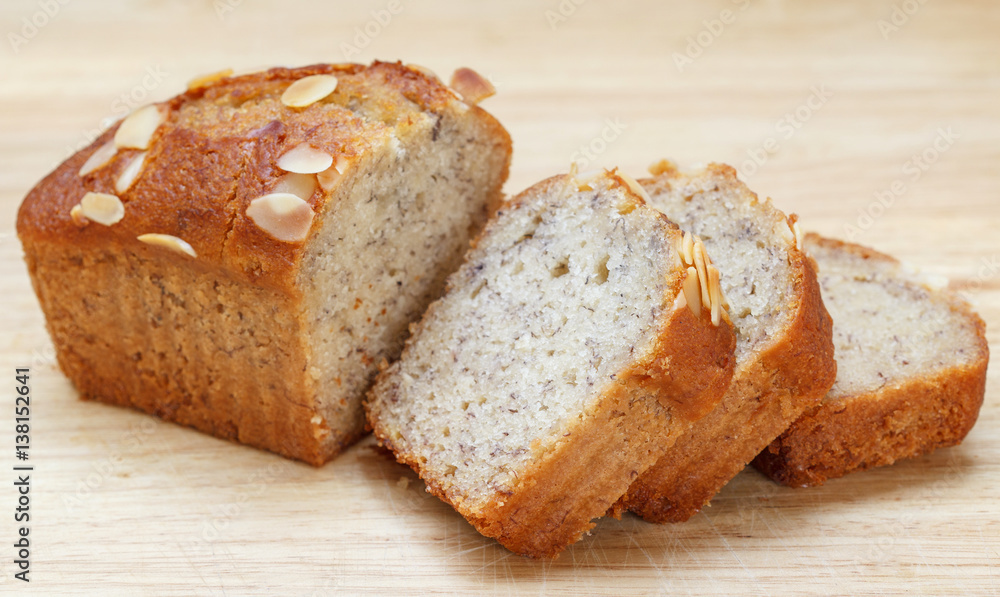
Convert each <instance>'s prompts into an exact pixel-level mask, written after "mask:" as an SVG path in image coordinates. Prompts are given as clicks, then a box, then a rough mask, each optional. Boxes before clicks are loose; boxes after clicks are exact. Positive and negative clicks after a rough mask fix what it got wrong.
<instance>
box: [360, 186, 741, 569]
mask: <svg viewBox="0 0 1000 597" xmlns="http://www.w3.org/2000/svg"><path fill="white" fill-rule="evenodd" d="M609 175H610V176H615V177H616V175H615V174H614V173H613V172H612V173H609ZM566 178H567V177H566V176H565V175H564V176H556V177H552V178H549V179H546V180H544V181H542V182H540V183H538V184H536V185H534V186H532V187H531V188H530V189H528V190H526V191H524V192H522V193H521V194H519V195H518V196H517V197H514V198H513V199H511V200H510V201H509V202H508V203H507V204H506V205H505V206H504V207H503V208H502V209H507V208H513V207H514V206H516V205H518V204H520V203H522V202H525V201H528V200H529V199H530V198H531V197H535V196H537V195H540V194H546V193H550V192H558V191H557V190H556V188H557V187H559V186H564V185H566V184H567V182H566ZM616 178H617V177H616ZM618 182H619V183H620V184H621V185H622V186H623V187H624V188H626V189H628V188H629V187H628V184H627V182H626V181H624V180H621V179H618ZM628 192H629V194H630V195H631V199H632V201H633V202H634V203H635V205H637V206H638V205H642V204H644V201H643V200H642V199H641V198H640V197H639V196H637V195H634V194H631V191H628ZM658 217H659V218H661V220H662V221H663V223H664V224H665V225H666V226H667V227H668V228H669V229H670V233H671V235H673V236H677V237H679V236H680V235H681V233H680V232H679V231H678V230H677V227H676V226H675V225H674V224H673V223H672V222H669V220H667V219H666V217H665V216H663V215H662V214H658ZM487 232H488V227H487V230H486V231H484V234H486V233H487ZM682 283H683V276H677V277H676V279H675V280H674V283H673V284H672V286H670V288H669V289H668V290H667V292H666V293H665V299H664V301H665V303H666V304H672V303H674V299H675V297H676V296H677V294H678V293H679V292H680V291H681V285H682ZM436 305H437V303H436V304H435V305H432V306H431V308H430V309H435V308H437V307H436ZM425 319H426V316H425ZM422 325H423V321H422V322H421V323H420V324H417V326H416V327H415V328H414V330H415V331H414V334H413V336H412V338H411V340H410V341H408V344H409V343H410V342H411V341H412V340H413V339H415V338H417V337H418V336H419V329H420V328H421V326H422ZM659 330H660V333H659V334H658V336H657V340H656V343H655V345H654V346H653V348H652V349H651V350H650V351H649V352H648V354H646V355H645V356H644V357H641V358H639V359H637V361H636V362H634V363H633V364H632V365H630V366H629V367H628V368H626V369H625V370H623V371H622V372H621V373H620V374H618V375H616V376H614V377H615V382H614V383H613V385H611V387H610V388H609V389H608V390H606V392H605V393H604V394H603V395H602V396H601V397H600V398H599V399H598V400H597V402H596V403H595V404H596V405H597V406H596V407H595V409H594V410H593V411H592V412H587V413H584V414H583V417H582V418H581V419H580V421H579V422H578V423H576V424H575V425H573V426H572V427H571V428H569V429H568V430H567V433H566V435H564V437H563V438H562V439H560V440H559V441H557V442H556V443H555V445H554V446H552V447H551V448H550V449H548V450H547V451H546V453H545V454H544V455H541V456H540V458H539V459H538V460H537V461H536V462H535V463H534V464H533V465H532V466H531V467H530V468H529V469H528V470H526V471H524V472H523V473H522V474H520V475H519V477H518V478H519V483H518V485H517V486H516V487H514V488H513V489H512V490H511V491H510V493H509V494H499V493H498V494H497V495H496V496H495V497H494V499H493V500H492V501H491V502H490V504H489V505H488V506H487V507H485V508H480V509H477V510H473V509H471V508H470V507H468V506H467V505H466V504H464V503H463V501H462V499H461V496H457V495H451V494H450V493H449V492H448V491H446V490H445V489H444V488H443V487H442V486H441V485H440V484H439V483H438V482H437V480H436V479H435V478H433V477H429V476H427V475H425V474H424V473H423V469H422V466H421V460H420V457H419V456H417V455H413V454H408V453H406V452H404V451H402V450H400V449H399V447H398V446H395V445H394V444H393V442H392V439H391V437H389V434H388V433H386V432H385V430H382V429H381V428H380V425H379V421H378V413H377V411H376V409H375V408H374V407H373V406H372V405H371V399H370V400H369V404H367V405H366V407H367V408H368V411H367V412H368V416H369V420H370V421H371V423H372V425H373V427H374V428H375V435H376V438H377V439H378V441H379V443H380V444H381V445H383V446H385V447H387V448H389V449H390V450H392V451H393V452H394V453H395V454H396V458H397V460H398V461H399V462H401V463H404V464H407V465H409V466H410V467H412V468H413V469H414V470H415V471H417V473H418V474H419V475H421V478H422V479H423V480H424V481H425V483H426V484H427V488H428V491H430V492H431V493H433V494H434V495H436V496H438V497H439V498H441V499H442V500H443V501H445V502H446V503H449V504H451V505H452V506H453V507H454V508H455V509H456V510H457V511H458V512H459V513H460V514H462V515H463V516H464V517H465V518H466V519H468V520H469V522H471V523H472V524H473V525H474V526H475V527H476V529H477V530H478V531H479V532H480V533H482V534H483V535H486V536H488V537H494V538H495V539H496V540H497V541H498V542H500V543H501V544H502V545H504V546H505V547H507V548H508V549H510V550H511V551H514V552H516V553H519V554H521V555H526V556H530V557H535V558H553V557H555V556H557V555H558V554H559V553H560V552H561V551H563V550H564V549H565V548H566V547H567V546H568V545H570V544H571V543H573V542H574V541H577V540H578V539H579V538H580V537H581V536H582V535H583V533H585V532H587V531H588V530H589V529H591V528H592V527H593V526H594V523H593V522H591V521H592V520H593V519H595V518H597V517H600V516H601V515H603V514H604V513H605V512H606V511H607V510H608V508H609V507H610V506H611V505H612V504H613V503H614V501H615V500H616V499H617V498H618V496H620V495H622V493H624V491H625V490H626V489H627V488H628V486H629V484H630V483H631V482H632V481H634V480H635V478H636V477H637V476H638V475H639V474H640V473H641V472H642V471H643V470H644V469H645V468H646V467H648V466H649V465H651V464H652V463H654V462H655V461H656V460H657V459H658V458H659V457H660V456H661V455H662V454H663V453H664V452H665V451H666V450H667V449H668V448H669V447H670V445H671V444H672V443H673V441H674V440H675V439H676V437H677V436H678V435H679V434H680V433H681V432H682V431H683V430H684V429H686V428H687V426H688V425H689V424H690V422H691V421H693V420H696V419H698V418H700V417H702V416H704V414H705V413H706V412H710V411H711V410H712V408H714V407H715V405H716V404H717V403H718V401H719V400H720V399H721V398H722V395H723V393H724V392H725V389H726V388H727V387H728V385H729V382H730V379H731V378H732V374H733V369H734V366H735V359H734V358H733V352H734V350H735V346H736V336H735V333H734V331H733V329H732V326H731V325H730V324H729V323H728V321H724V322H723V323H722V324H721V325H719V326H714V325H712V323H711V319H710V313H709V312H708V310H703V311H702V313H701V316H700V317H695V316H694V314H693V313H692V312H691V310H690V309H688V308H687V307H686V306H683V305H680V306H678V307H676V308H674V309H672V310H670V311H669V312H667V313H666V314H665V315H664V316H663V318H662V319H661V320H660V323H659ZM403 358H404V359H405V353H404V357H403ZM386 374H387V372H383V373H382V374H381V375H382V376H383V377H384V376H385V375H386ZM378 385H379V384H378V383H377V384H376V386H378ZM386 385H387V386H391V384H386ZM389 391H390V392H392V391H393V390H392V389H390V390H389ZM393 399H394V397H393V396H383V397H382V398H381V400H389V401H392V400H393Z"/></svg>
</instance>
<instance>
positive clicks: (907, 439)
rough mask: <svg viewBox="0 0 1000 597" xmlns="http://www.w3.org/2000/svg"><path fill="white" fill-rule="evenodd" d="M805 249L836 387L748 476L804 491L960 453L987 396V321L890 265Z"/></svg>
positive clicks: (828, 244)
mask: <svg viewBox="0 0 1000 597" xmlns="http://www.w3.org/2000/svg"><path fill="white" fill-rule="evenodd" d="M805 247H806V251H807V252H808V253H809V254H810V255H812V257H813V258H815V260H816V263H817V264H818V266H819V281H820V286H821V287H822V292H823V300H824V301H825V303H826V306H827V308H828V309H829V310H830V314H831V315H833V341H834V345H835V346H836V354H837V380H836V382H835V383H834V385H833V388H831V390H830V392H829V394H827V395H826V397H825V398H824V399H823V402H822V404H820V405H819V406H817V407H815V408H813V409H811V410H810V411H809V412H807V413H806V414H805V415H803V416H802V417H801V418H799V419H798V420H797V421H795V423H793V424H792V425H791V427H790V428H789V429H788V430H787V431H785V432H784V433H783V434H782V435H781V436H780V437H778V438H777V439H775V440H774V441H773V442H772V443H771V444H770V445H769V446H768V447H767V449H766V450H764V451H763V452H761V454H760V455H759V456H757V458H756V459H755V460H754V466H755V467H757V469H759V470H761V471H762V472H764V473H765V474H767V475H768V476H769V477H771V478H772V479H774V480H775V481H778V482H780V483H783V484H785V485H790V486H794V487H806V486H811V485H821V484H822V483H823V482H824V481H826V480H827V479H833V478H837V477H841V476H843V475H846V474H848V473H850V472H853V471H861V470H865V469H869V468H872V467H876V466H882V465H886V464H892V463H893V462H895V461H896V460H900V459H902V458H912V457H914V456H918V455H920V454H926V453H928V452H931V451H933V450H935V449H937V448H941V447H944V446H952V445H956V444H958V443H960V442H961V441H962V439H963V438H965V436H966V434H968V432H969V430H970V429H972V426H973V425H974V424H975V422H976V418H977V417H978V415H979V408H980V406H981V405H982V403H983V394H984V392H985V387H986V365H987V362H988V361H989V347H988V346H987V344H986V337H985V324H984V323H983V320H982V319H980V318H979V316H978V315H977V314H976V313H974V312H973V311H972V310H971V308H970V307H969V305H968V304H967V303H966V302H965V301H964V300H962V299H961V298H960V297H958V296H956V295H955V294H954V293H952V292H949V291H948V290H946V289H944V288H941V287H940V286H939V285H937V284H935V283H934V281H933V280H930V279H929V278H928V277H926V276H923V275H921V274H919V273H917V272H915V271H914V270H912V269H911V268H907V267H905V266H903V265H902V264H900V263H899V262H898V261H896V260H895V259H893V258H892V257H889V256H887V255H883V254H881V253H877V252H875V251H873V250H871V249H868V248H866V247H862V246H859V245H854V244H849V243H844V242H840V241H837V240H831V239H827V238H822V237H820V236H817V235H815V234H809V235H807V236H806V239H805Z"/></svg>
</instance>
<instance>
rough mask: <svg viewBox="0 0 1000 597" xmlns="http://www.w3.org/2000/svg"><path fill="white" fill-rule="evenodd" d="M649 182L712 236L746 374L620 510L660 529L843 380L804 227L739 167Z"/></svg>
mask: <svg viewBox="0 0 1000 597" xmlns="http://www.w3.org/2000/svg"><path fill="white" fill-rule="evenodd" d="M653 170H654V172H655V173H656V176H655V178H652V179H648V180H643V181H640V183H641V184H642V185H643V186H644V187H645V188H646V190H647V191H648V192H649V194H650V197H651V199H650V205H652V206H654V207H656V208H657V209H659V210H661V211H662V212H663V213H665V214H666V215H667V217H669V218H670V219H671V220H673V221H675V222H677V224H678V225H679V226H680V227H681V228H682V229H683V230H685V231H688V232H691V233H693V234H696V235H698V236H699V237H701V238H702V239H703V241H704V243H705V247H706V248H707V249H708V251H709V253H710V254H711V255H712V259H713V260H715V262H716V265H717V267H718V268H719V271H720V272H721V275H722V288H723V291H724V294H725V296H726V298H727V299H728V301H729V304H730V309H729V312H730V316H731V317H732V321H733V325H734V327H735V328H736V330H737V340H736V372H735V373H734V375H733V382H732V385H731V386H730V387H729V389H728V390H727V392H726V395H725V397H724V398H723V399H722V402H721V403H720V404H719V406H718V407H717V408H716V409H715V410H713V411H712V412H711V413H709V415H708V416H706V417H705V418H703V419H701V420H700V421H698V422H696V423H695V424H694V425H692V426H691V428H690V429H689V430H687V431H686V432H685V433H684V434H683V435H682V436H681V437H680V438H679V439H678V440H677V442H676V443H675V444H674V446H673V448H672V449H671V450H670V451H669V452H668V453H667V454H666V455H665V456H663V457H662V458H660V460H659V461H657V463H656V464H655V465H653V466H652V467H651V468H650V469H649V470H647V471H646V472H645V473H644V474H642V475H641V476H640V477H639V479H638V480H637V481H636V482H635V483H633V484H632V486H631V487H630V488H629V490H628V494H627V495H626V496H625V497H624V498H623V499H622V501H621V502H620V503H619V504H618V506H617V507H616V509H617V510H618V511H620V510H621V509H623V507H628V508H629V509H630V510H632V511H633V512H635V513H637V514H639V515H640V516H642V517H643V518H644V519H646V520H648V521H651V522H681V521H684V520H687V519H688V518H690V517H691V516H693V515H694V514H695V513H696V512H698V510H699V509H700V508H701V507H702V506H704V505H705V504H707V503H708V502H709V500H711V499H712V497H713V496H714V495H715V494H716V493H718V491H719V490H720V489H721V488H722V487H723V485H725V484H726V483H727V482H728V481H729V480H730V479H732V478H733V477H734V476H735V475H736V474H737V473H738V472H740V471H741V470H742V469H743V468H744V467H745V466H746V465H747V464H748V463H749V462H750V461H751V460H752V459H753V458H754V456H756V455H757V453H758V452H760V451H761V450H762V449H763V448H764V447H765V446H767V445H768V443H769V442H770V441H771V440H773V439H774V438H775V437H777V436H778V435H779V434H780V433H781V432H782V431H784V430H785V429H786V428H787V427H788V425H790V424H791V423H792V421H794V420H795V419H796V418H798V416H799V415H800V414H802V413H803V412H804V411H805V410H806V409H808V408H811V407H813V406H815V405H816V404H818V402H819V400H820V399H821V398H822V397H823V395H824V394H825V393H826V392H827V390H829V388H830V385H831V384H832V383H833V379H834V375H835V371H836V365H835V363H834V358H833V343H832V340H831V334H832V331H831V321H830V316H829V315H828V314H827V312H826V309H825V308H824V307H823V302H822V300H821V299H820V292H819V286H818V285H817V282H816V273H815V271H814V268H813V265H812V263H811V262H810V260H809V259H808V258H807V257H806V255H805V254H804V253H803V252H802V251H801V250H800V248H799V247H798V241H797V238H796V235H795V234H794V229H795V228H796V226H795V222H794V219H791V218H788V217H786V216H785V214H783V213H782V212H781V211H779V210H778V209H776V208H775V207H774V206H773V205H771V202H770V201H769V200H768V201H763V202H761V201H758V199H757V196H756V195H755V194H754V193H753V192H751V191H750V190H749V189H748V188H747V187H746V186H745V185H744V184H743V183H741V182H740V181H739V180H738V179H737V178H736V172H735V171H734V170H733V169H732V168H730V167H729V166H724V165H719V164H712V165H709V166H708V167H707V168H705V169H703V170H700V171H697V172H692V173H681V172H679V171H678V170H677V169H676V168H675V167H674V166H673V165H672V164H670V163H669V162H661V163H660V164H658V165H657V166H655V167H654V168H653Z"/></svg>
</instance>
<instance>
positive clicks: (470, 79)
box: [451, 67, 497, 104]
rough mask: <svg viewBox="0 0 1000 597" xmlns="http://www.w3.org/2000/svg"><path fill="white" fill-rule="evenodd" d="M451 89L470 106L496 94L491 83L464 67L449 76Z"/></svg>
mask: <svg viewBox="0 0 1000 597" xmlns="http://www.w3.org/2000/svg"><path fill="white" fill-rule="evenodd" d="M451 88H452V89H454V90H455V91H457V92H458V93H459V94H461V96H462V97H463V98H464V99H465V101H466V102H467V103H470V104H478V103H479V102H481V101H483V100H484V99H486V98H488V97H490V96H492V95H495V94H496V92H497V90H496V87H494V86H493V83H490V82H489V81H488V80H486V79H485V78H484V77H483V76H482V75H480V74H479V73H477V72H476V71H474V70H472V69H471V68H464V67H463V68H460V69H458V70H456V71H455V72H454V74H452V75H451Z"/></svg>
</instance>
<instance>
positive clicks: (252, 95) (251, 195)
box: [17, 62, 509, 292]
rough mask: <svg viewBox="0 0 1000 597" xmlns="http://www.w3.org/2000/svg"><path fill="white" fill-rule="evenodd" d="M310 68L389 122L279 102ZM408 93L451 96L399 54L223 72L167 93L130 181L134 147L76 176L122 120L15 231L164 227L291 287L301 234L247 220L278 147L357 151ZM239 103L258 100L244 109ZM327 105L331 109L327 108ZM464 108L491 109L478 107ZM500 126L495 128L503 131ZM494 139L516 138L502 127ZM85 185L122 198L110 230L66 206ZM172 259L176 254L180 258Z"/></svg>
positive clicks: (81, 232)
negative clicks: (394, 59) (282, 236)
mask: <svg viewBox="0 0 1000 597" xmlns="http://www.w3.org/2000/svg"><path fill="white" fill-rule="evenodd" d="M314 74H334V75H339V76H340V79H341V80H340V83H339V85H338V88H337V91H336V92H335V93H338V94H341V95H345V96H347V97H346V98H345V100H344V101H345V102H348V101H353V100H355V99H356V101H369V102H371V103H372V104H373V106H372V109H374V110H377V111H378V112H379V113H380V114H381V115H382V118H383V121H381V122H379V121H372V120H366V119H362V118H361V117H359V116H357V115H355V114H354V113H353V112H352V111H351V110H348V109H346V108H340V107H339V106H330V105H329V104H320V103H316V104H313V105H311V106H309V107H307V108H304V109H295V110H292V109H288V108H286V107H285V106H283V105H282V104H281V102H280V101H279V98H280V95H281V90H282V89H284V88H286V87H287V86H288V84H289V83H290V82H291V81H294V80H296V79H299V78H302V77H305V76H309V75H314ZM410 102H412V104H413V106H414V107H419V109H422V110H428V111H443V110H444V109H446V107H447V106H448V105H449V103H453V102H456V100H455V98H454V96H453V95H452V94H451V92H449V91H448V90H447V89H446V88H444V87H443V86H442V85H440V84H439V83H437V82H435V81H433V80H431V79H429V78H428V77H427V76H425V75H423V74H421V73H419V72H418V71H415V70H412V69H409V68H406V67H404V66H402V65H401V64H399V63H384V62H376V63H374V64H373V65H371V66H370V67H364V66H362V65H354V64H347V65H314V66H307V67H302V68H295V69H289V68H273V69H270V70H267V71H263V72H259V73H254V74H249V75H244V76H239V77H231V78H226V79H221V80H219V81H216V82H214V83H212V84H210V85H208V86H205V87H199V88H196V89H193V90H189V91H187V92H185V93H183V94H181V95H179V96H177V97H175V98H173V99H171V100H169V101H167V102H164V104H163V105H165V106H167V107H168V108H169V115H168V118H167V121H166V122H165V123H164V124H163V125H162V126H161V127H160V128H159V129H158V130H157V132H156V134H155V136H154V137H153V141H152V144H151V146H150V150H149V155H148V157H147V158H146V165H145V166H144V167H143V171H142V174H141V175H140V177H139V178H138V180H137V181H136V183H135V184H134V185H133V186H132V187H131V188H130V189H128V190H127V191H126V192H124V193H117V192H116V191H115V188H114V183H115V179H116V178H117V177H118V175H119V174H120V173H121V171H122V170H123V169H124V168H125V166H126V164H127V163H128V161H129V160H130V159H131V158H132V157H134V156H135V155H137V154H138V153H139V150H136V149H123V150H120V151H119V152H118V154H117V155H116V156H115V157H114V158H113V159H112V161H111V162H110V163H109V164H108V165H107V166H105V167H103V168H100V169H98V170H96V171H94V172H92V173H90V174H87V175H86V176H79V175H78V172H79V170H80V167H81V166H82V165H83V164H84V162H85V161H86V160H87V158H88V157H90V155H91V154H92V153H94V151H96V150H97V149H98V148H99V147H100V146H101V145H103V144H104V143H105V142H107V141H108V140H110V139H111V138H113V136H114V134H115V132H116V131H117V130H118V126H120V123H119V125H116V126H114V127H112V128H111V129H110V130H108V131H107V132H105V133H104V134H103V135H101V137H99V138H98V139H97V140H95V141H94V143H93V144H91V145H90V147H88V148H86V149H84V150H83V151H81V152H79V153H77V154H75V155H73V156H72V157H70V158H69V159H68V160H66V162H64V163H63V164H62V165H60V166H59V167H58V168H57V169H56V170H55V171H54V172H52V173H51V174H49V175H48V176H47V177H46V178H45V179H43V180H42V181H41V182H40V183H39V184H38V185H36V186H35V188H33V189H32V190H31V191H30V192H29V193H28V196H27V197H25V200H24V202H23V203H22V204H21V207H20V209H19V211H18V224H17V227H18V235H19V236H20V237H21V239H22V243H23V244H25V245H26V246H30V245H33V244H35V243H41V242H53V243H57V244H63V243H65V244H70V245H72V246H76V247H80V248H81V249H82V248H84V247H87V248H99V249H104V248H112V247H113V248H116V249H119V248H120V249H121V250H135V249H136V247H138V246H139V245H140V242H139V241H138V240H136V237H137V236H138V235H140V234H145V233H150V232H155V233H161V234H169V235H171V236H176V237H178V238H181V239H183V240H185V241H187V242H188V243H190V244H191V246H192V247H193V248H194V250H195V251H196V252H197V254H198V259H199V260H200V261H201V262H203V263H207V264H213V265H218V266H219V267H220V269H222V270H225V271H227V272H230V273H231V274H233V275H237V276H239V277H242V278H243V279H245V280H246V281H248V282H252V283H254V284H258V285H264V286H269V287H271V288H273V289H275V290H278V291H281V292H295V288H296V277H297V275H298V267H299V265H300V264H301V258H302V254H303V247H304V245H305V243H287V242H281V241H278V240H275V239H274V238H272V237H271V236H269V235H268V234H266V233H265V232H264V231H262V230H260V229H259V228H258V227H257V226H255V225H254V224H253V223H252V222H251V221H250V220H249V218H247V217H246V214H245V212H246V207H247V206H248V205H249V203H250V202H251V201H253V200H254V199H256V198H258V197H260V196H261V195H263V194H265V192H266V191H265V188H266V186H267V185H269V184H270V183H271V182H273V181H274V180H275V179H276V178H277V177H278V176H280V175H281V174H283V173H284V172H283V171H282V170H281V169H279V168H278V167H277V160H278V158H279V157H280V156H281V155H282V154H283V153H285V152H287V151H288V150H290V149H291V148H293V147H295V146H297V145H299V144H300V143H302V142H304V141H306V140H308V142H309V144H310V145H311V146H313V147H315V148H316V149H319V150H323V151H325V152H327V153H329V154H331V155H347V156H351V155H357V154H360V153H362V152H364V151H365V150H367V149H368V148H369V147H371V146H372V145H373V143H374V141H375V140H378V139H384V138H385V137H387V136H388V135H390V134H391V130H390V127H389V126H387V124H386V123H388V124H389V125H394V126H395V125H399V126H405V125H406V119H407V118H408V117H410V116H409V114H407V110H406V109H404V106H405V105H406V104H407V103H410ZM243 105H247V106H252V108H248V109H246V110H244V109H243V108H242V106H243ZM329 110H333V111H334V113H335V116H336V118H330V117H329V116H328V115H327V112H328V111H329ZM469 110H479V111H480V112H481V113H482V115H485V114H486V113H485V112H482V111H481V110H480V109H479V108H477V107H470V108H469ZM223 113H225V114H223ZM227 114H230V115H232V117H230V118H227V117H226V116H225V115H227ZM487 119H488V120H490V121H493V119H492V118H491V117H487ZM493 122H494V123H495V121H493ZM495 124H496V127H495V129H494V130H495V131H496V132H497V133H498V134H499V131H502V130H503V129H502V127H500V126H499V123H495ZM499 136H500V137H502V138H505V139H507V141H508V144H509V137H508V136H507V134H506V132H504V133H503V134H502V135H499ZM87 191H100V192H105V193H111V194H115V195H118V196H119V197H120V198H121V200H122V202H123V203H124V204H125V217H124V219H122V221H121V222H119V223H117V224H115V225H114V226H111V227H104V226H100V225H94V224H90V225H87V226H83V227H80V226H77V225H76V224H75V223H74V222H73V221H72V219H71V218H70V209H71V208H72V207H73V205H75V204H77V203H78V202H79V201H80V199H81V198H82V197H83V195H84V194H85V193H86V192H87ZM324 201H325V197H324V194H323V193H316V194H314V195H313V197H312V198H311V199H310V201H309V203H310V205H311V206H312V207H313V210H314V211H315V212H317V213H319V212H321V211H322V210H323V209H324V207H325V205H324ZM175 259H176V260H177V262H178V263H180V262H181V260H182V259H183V258H182V257H177V258H175Z"/></svg>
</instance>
